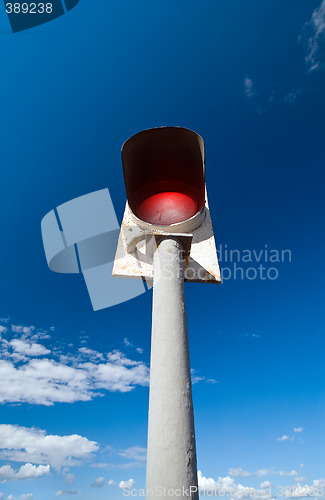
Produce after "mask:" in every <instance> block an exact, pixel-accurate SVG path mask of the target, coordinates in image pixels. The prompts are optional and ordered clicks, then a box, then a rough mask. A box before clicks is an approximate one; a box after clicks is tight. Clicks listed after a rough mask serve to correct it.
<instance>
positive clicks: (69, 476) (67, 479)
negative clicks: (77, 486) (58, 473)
mask: <svg viewBox="0 0 325 500" xmlns="http://www.w3.org/2000/svg"><path fill="white" fill-rule="evenodd" d="M64 480H65V483H66V484H67V485H68V486H71V485H72V484H73V483H74V482H75V480H76V476H75V475H74V474H72V472H69V473H68V474H66V476H65V478H64Z"/></svg>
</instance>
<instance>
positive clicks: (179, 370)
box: [113, 127, 220, 500]
mask: <svg viewBox="0 0 325 500" xmlns="http://www.w3.org/2000/svg"><path fill="white" fill-rule="evenodd" d="M122 162H123V170H124V180H125V187H126V194H127V199H128V202H127V205H126V210H125V214H124V219H123V223H122V230H121V234H120V238H119V243H118V248H117V253H116V259H115V263H114V268H113V276H120V277H133V278H134V277H138V278H140V277H142V278H143V279H145V280H146V281H147V282H148V283H149V284H153V311H152V337H151V362H150V396H149V421H148V444H147V475H146V496H147V499H148V500H149V499H150V500H151V499H155V498H158V497H161V495H162V492H164V493H165V495H167V496H168V498H170V499H175V500H176V498H179V497H186V498H191V499H192V500H198V498H199V494H198V482H197V461H196V445H195V430H194V414H193V403H192V384H191V369H190V361H189V348H188V336H187V319H186V308H185V296H184V275H185V280H186V281H197V282H210V283H211V282H212V283H220V273H219V267H218V261H217V254H216V249H215V243H214V238H213V231H212V225H211V219H210V214H209V209H208V205H207V200H206V190H205V165H204V143H203V140H202V138H201V137H200V136H198V135H197V134H196V133H195V132H192V131H190V130H187V129H183V128H178V127H163V128H158V129H151V130H146V131H143V132H140V133H139V134H136V135H135V136H133V137H131V138H130V139H129V140H128V141H127V142H126V143H125V144H124V146H123V148H122Z"/></svg>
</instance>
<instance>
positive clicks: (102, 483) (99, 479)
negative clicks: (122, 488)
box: [91, 476, 105, 488]
mask: <svg viewBox="0 0 325 500" xmlns="http://www.w3.org/2000/svg"><path fill="white" fill-rule="evenodd" d="M91 486H92V488H102V487H103V486H105V479H104V478H103V477H102V476H101V477H97V479H96V480H95V482H93V484H92V485H91Z"/></svg>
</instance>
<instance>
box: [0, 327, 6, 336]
mask: <svg viewBox="0 0 325 500" xmlns="http://www.w3.org/2000/svg"><path fill="white" fill-rule="evenodd" d="M7 331H8V328H6V327H5V326H2V325H0V335H1V334H2V333H7Z"/></svg>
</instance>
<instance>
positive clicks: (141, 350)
mask: <svg viewBox="0 0 325 500" xmlns="http://www.w3.org/2000/svg"><path fill="white" fill-rule="evenodd" d="M123 343H124V345H126V346H127V347H132V348H133V349H135V350H136V351H137V352H138V353H139V354H143V349H141V347H136V346H135V345H134V343H133V342H131V341H130V340H129V339H127V338H125V339H124V340H123Z"/></svg>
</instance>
